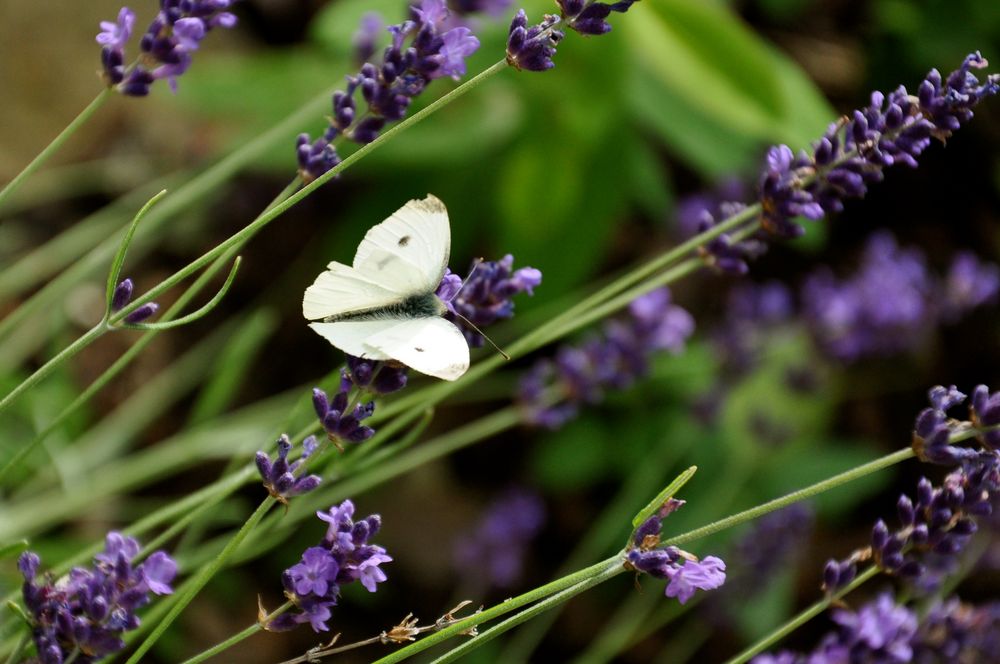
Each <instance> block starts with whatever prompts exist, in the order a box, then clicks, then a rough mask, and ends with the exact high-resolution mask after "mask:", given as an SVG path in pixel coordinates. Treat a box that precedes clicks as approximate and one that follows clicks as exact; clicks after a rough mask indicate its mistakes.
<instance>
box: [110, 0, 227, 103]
mask: <svg viewBox="0 0 1000 664" xmlns="http://www.w3.org/2000/svg"><path fill="white" fill-rule="evenodd" d="M235 2H236V0H160V11H159V12H158V13H157V14H156V17H155V18H154V19H153V21H152V23H150V24H149V27H148V28H147V29H146V32H145V34H143V36H142V38H141V39H140V40H139V49H140V50H141V51H142V55H141V56H140V57H139V59H138V61H137V62H136V63H134V64H132V65H128V66H126V65H125V44H126V43H128V40H129V38H130V37H131V36H132V28H133V26H134V25H135V12H133V11H132V10H131V9H129V8H128V7H122V9H121V11H120V12H118V20H117V21H115V22H111V21H101V32H100V33H98V35H97V43H98V44H101V46H102V47H103V48H102V49H101V63H102V65H103V67H104V80H105V82H106V83H107V84H108V86H109V87H110V86H113V87H115V88H116V89H117V90H118V91H119V92H121V93H122V94H124V95H129V96H132V97H143V96H145V95H147V94H149V88H150V86H152V85H153V83H154V82H155V81H157V80H160V79H164V78H165V79H167V82H168V83H169V85H170V89H171V90H173V91H174V92H177V77H178V76H180V75H181V74H183V73H184V72H186V71H187V70H188V68H189V67H190V66H191V58H192V54H193V53H194V52H195V51H197V50H198V48H199V46H201V42H202V40H203V39H205V37H206V36H207V35H208V33H209V32H210V31H211V30H212V28H231V27H233V26H234V25H236V16H235V15H233V14H232V13H230V12H229V11H227V10H228V9H229V8H230V6H231V5H233V4H234V3H235Z"/></svg>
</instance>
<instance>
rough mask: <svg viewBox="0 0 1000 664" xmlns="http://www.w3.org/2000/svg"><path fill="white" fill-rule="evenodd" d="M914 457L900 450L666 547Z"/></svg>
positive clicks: (671, 540) (690, 533)
mask: <svg viewBox="0 0 1000 664" xmlns="http://www.w3.org/2000/svg"><path fill="white" fill-rule="evenodd" d="M913 456H914V453H913V450H912V449H910V448H909V447H907V448H904V449H901V450H899V451H897V452H893V453H892V454H887V455H885V456H884V457H881V458H880V459H875V460H874V461H869V462H868V463H866V464H863V465H861V466H858V467H857V468H852V469H851V470H848V471H846V472H843V473H840V474H839V475H834V476H833V477H831V478H829V479H825V480H823V481H822V482H817V483H816V484H813V485H810V486H807V487H806V488H804V489H799V490H798V491H793V492H792V493H790V494H788V495H785V496H782V497H781V498H775V499H774V500H770V501H768V502H766V503H764V504H763V505H758V506H757V507H753V508H750V509H748V510H744V511H742V512H739V513H737V514H733V515H732V516H728V517H726V518H725V519H720V520H719V521H716V522H714V523H710V524H708V525H707V526H702V527H701V528H696V529H695V530H690V531H688V532H686V533H684V534H682V535H677V536H676V537H670V538H668V539H667V541H666V543H667V544H675V545H676V544H684V543H686V542H691V541H694V540H697V539H701V538H702V537H708V536H709V535H713V534H715V533H717V532H720V531H722V530H726V529H728V528H732V527H734V526H738V525H740V524H741V523H745V522H747V521H752V520H754V519H756V518H757V517H759V516H763V515H765V514H768V513H769V512H774V511H775V510H779V509H781V508H782V507H785V506H787V505H791V504H792V503H797V502H799V501H800V500H805V499H806V498H811V497H813V496H816V495H818V494H821V493H823V492H825V491H829V490H830V489H833V488H835V487H838V486H840V485H841V484H847V483H848V482H853V481H854V480H856V479H860V478H862V477H864V476H866V475H871V474H872V473H876V472H878V471H880V470H883V469H885V468H888V467H890V466H894V465H896V464H897V463H900V462H901V461H906V460H907V459H909V458H911V457H913Z"/></svg>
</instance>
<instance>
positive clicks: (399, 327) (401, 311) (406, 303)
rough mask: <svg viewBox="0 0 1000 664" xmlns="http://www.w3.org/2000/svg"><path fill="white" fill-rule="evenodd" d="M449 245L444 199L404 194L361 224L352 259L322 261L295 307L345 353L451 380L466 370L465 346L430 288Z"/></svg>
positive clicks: (436, 280)
mask: <svg viewBox="0 0 1000 664" xmlns="http://www.w3.org/2000/svg"><path fill="white" fill-rule="evenodd" d="M450 250H451V229H450V227H449V225H448V212H447V210H446V209H445V207H444V204H443V203H442V202H441V201H440V200H438V199H437V198H435V197H434V196H431V195H428V196H427V198H425V199H423V200H412V201H410V202H408V203H407V204H406V205H404V206H403V207H402V208H400V209H399V210H397V211H396V212H395V213H394V214H393V215H392V216H390V217H389V218H388V219H386V220H385V221H383V222H382V223H381V224H378V225H376V226H373V227H372V228H371V229H369V230H368V233H366V234H365V238H364V240H362V241H361V244H360V245H359V246H358V250H357V252H356V253H355V255H354V262H353V264H352V265H350V266H348V265H345V264H343V263H338V262H337V261H333V262H331V263H330V264H329V265H327V269H326V271H325V272H322V273H320V275H319V276H318V277H317V278H316V281H315V282H313V285H312V286H310V287H309V288H307V289H306V292H305V296H304V298H303V301H302V313H303V315H304V316H305V317H306V318H307V319H309V320H312V321H315V322H313V323H310V325H309V327H311V328H312V329H313V330H314V331H315V332H317V333H318V334H320V335H321V336H323V337H324V338H326V339H327V340H328V341H329V342H330V343H332V344H333V345H334V346H336V347H337V348H340V349H341V350H343V351H344V352H346V353H348V354H350V355H354V356H356V357H363V358H368V359H372V360H396V361H398V362H402V363H403V364H406V365H408V366H410V367H412V368H414V369H416V370H417V371H419V372H421V373H425V374H428V375H431V376H436V377H438V378H443V379H445V380H455V379H456V378H458V377H459V376H461V375H462V374H463V373H465V371H466V370H467V369H468V368H469V345H468V343H467V342H466V340H465V337H464V336H463V335H462V332H461V331H460V330H459V329H458V328H457V327H456V326H455V325H454V324H453V323H451V322H449V321H446V320H445V319H443V318H441V315H442V314H444V313H445V312H446V311H447V310H448V309H447V307H446V306H445V304H444V302H442V301H441V300H440V298H438V297H437V295H436V294H435V291H436V290H437V288H438V285H439V284H440V283H441V279H442V277H443V276H444V272H445V269H446V268H447V265H448V258H449V253H450Z"/></svg>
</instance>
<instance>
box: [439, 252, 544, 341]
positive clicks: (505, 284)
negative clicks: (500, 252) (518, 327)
mask: <svg viewBox="0 0 1000 664" xmlns="http://www.w3.org/2000/svg"><path fill="white" fill-rule="evenodd" d="M513 268H514V257H513V256H511V255H510V254H507V255H506V256H504V257H503V258H501V259H500V260H498V261H477V262H475V263H473V264H472V267H471V268H470V271H469V277H468V279H466V281H465V283H464V285H463V283H462V279H461V277H459V276H458V275H457V274H454V273H452V272H451V271H450V270H445V274H444V277H442V279H441V284H440V285H439V286H438V289H437V296H438V299H440V300H441V301H442V302H444V305H445V306H446V307H447V308H448V312H447V313H446V314H445V315H444V317H445V318H447V319H448V320H450V321H451V322H453V323H454V324H455V325H457V326H458V328H459V329H460V330H462V334H464V335H465V339H466V341H468V342H469V345H470V346H472V347H473V348H479V347H480V346H482V345H483V337H482V335H480V334H479V333H478V332H476V331H475V330H474V329H472V328H470V327H469V326H468V324H467V323H472V325H474V326H476V327H480V328H482V327H486V326H488V325H492V324H493V323H495V322H497V321H499V320H505V319H507V318H510V317H512V316H513V315H514V302H513V301H512V300H511V298H513V297H514V296H515V295H519V294H521V293H527V294H528V295H534V292H535V288H537V287H538V286H539V285H540V284H541V283H542V273H541V271H540V270H536V269H535V268H533V267H522V268H520V269H517V270H514V269H513Z"/></svg>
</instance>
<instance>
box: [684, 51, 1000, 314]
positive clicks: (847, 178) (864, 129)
mask: <svg viewBox="0 0 1000 664" xmlns="http://www.w3.org/2000/svg"><path fill="white" fill-rule="evenodd" d="M987 64H988V63H987V62H986V60H985V59H984V58H983V57H982V56H981V55H980V54H979V53H978V52H977V53H972V54H970V55H969V56H967V57H966V58H965V60H964V61H963V62H962V65H961V66H960V67H959V68H958V69H957V70H955V71H954V72H952V73H951V74H949V75H948V76H947V77H946V78H942V76H941V74H940V73H938V71H937V70H936V69H935V70H931V72H930V73H929V74H928V75H927V77H926V78H925V79H924V81H923V82H922V83H921V84H920V86H919V89H918V91H917V94H916V95H911V94H909V93H908V92H907V91H906V88H904V87H902V86H900V87H899V88H897V89H896V90H894V91H892V92H891V93H889V94H888V95H885V94H883V93H881V92H877V91H876V92H873V93H872V95H871V103H870V104H869V106H868V107H866V108H864V109H861V110H856V111H854V112H853V113H852V114H850V115H849V116H845V117H844V118H842V119H841V120H839V121H837V122H835V123H833V124H831V125H830V127H829V129H828V130H827V132H826V134H825V135H824V136H823V137H822V138H821V139H820V140H819V141H817V142H815V143H814V144H813V146H812V151H811V153H809V152H805V151H802V152H800V153H799V154H798V155H796V154H794V153H793V152H792V150H791V148H789V147H788V146H785V145H778V146H775V147H772V148H771V149H770V150H769V151H768V153H767V157H766V160H765V167H764V171H763V173H762V174H761V177H760V181H759V194H758V197H759V202H760V205H761V212H760V225H761V227H762V229H763V232H758V233H756V234H755V235H753V236H752V237H749V238H747V237H741V238H734V237H733V236H732V235H731V234H722V235H720V236H719V237H717V238H715V239H713V240H712V241H711V242H710V243H708V244H707V245H706V246H705V247H703V248H702V251H701V254H702V256H703V257H704V258H705V260H706V262H707V263H708V264H709V265H711V266H712V267H714V268H716V269H718V270H719V271H722V272H725V273H729V274H734V275H740V274H744V273H746V271H747V266H746V261H747V260H750V259H753V258H755V257H757V256H759V255H760V254H761V253H762V252H763V250H764V246H763V244H762V242H763V241H766V240H767V239H768V238H769V237H783V238H794V237H798V236H800V235H802V233H803V232H804V229H803V228H802V227H801V226H800V225H799V224H798V223H796V221H795V219H796V218H797V217H805V218H807V219H813V220H817V219H821V218H823V217H824V216H825V215H827V214H831V213H837V212H840V211H841V210H842V209H843V206H844V200H846V199H849V198H861V197H863V196H864V195H865V193H867V190H868V186H869V185H870V184H872V183H875V182H879V181H881V180H882V178H883V177H884V174H883V171H884V170H885V168H886V167H888V166H892V165H894V164H900V163H902V164H907V165H908V166H916V164H917V161H916V159H917V157H918V156H920V154H921V153H922V152H923V151H924V150H925V149H926V148H927V147H928V146H929V145H930V143H931V139H933V138H937V139H939V140H941V141H944V139H946V138H947V137H949V136H951V134H952V132H954V131H955V130H956V129H958V128H959V127H960V125H961V123H962V122H967V121H968V120H970V119H971V118H972V108H973V107H974V106H975V105H976V104H978V103H979V102H980V101H982V100H983V99H985V98H987V97H990V96H992V95H995V94H996V93H997V91H998V90H1000V75H998V74H991V75H989V76H987V77H986V81H985V82H980V81H979V79H977V78H976V76H975V75H974V74H973V73H972V71H971V70H973V69H982V68H984V67H986V66H987ZM743 209H745V206H742V205H740V204H738V203H731V204H727V205H723V206H720V207H718V208H716V209H705V210H702V211H701V212H700V213H699V216H698V217H697V219H698V222H697V223H698V232H699V233H701V232H705V231H707V230H709V229H711V228H713V227H714V226H716V225H717V224H718V223H720V222H721V221H722V220H723V219H725V218H728V217H732V216H733V215H735V214H737V213H739V212H740V211H742V210H743ZM689 216H690V215H689ZM752 221H753V220H752V219H751V220H748V222H747V224H750V223H752ZM974 274H976V273H975V272H974V271H965V272H962V271H959V272H956V274H955V276H956V279H957V280H958V282H960V283H961V285H964V286H965V287H966V288H967V289H968V290H966V291H965V294H966V299H965V301H967V302H969V303H970V306H976V305H975V304H974V303H975V302H977V301H979V302H981V301H983V300H981V299H980V298H981V297H986V298H988V297H991V296H990V295H989V294H988V293H987V294H986V295H985V296H980V295H979V293H978V291H977V289H976V285H977V282H976V281H975V279H973V278H970V276H971V275H974ZM989 279H990V280H991V281H993V282H995V281H997V279H998V276H997V275H996V274H993V275H992V276H990V277H989ZM958 285H959V284H958V283H956V286H958ZM986 288H987V290H989V288H990V287H986ZM993 290H995V288H994V289H993Z"/></svg>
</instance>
